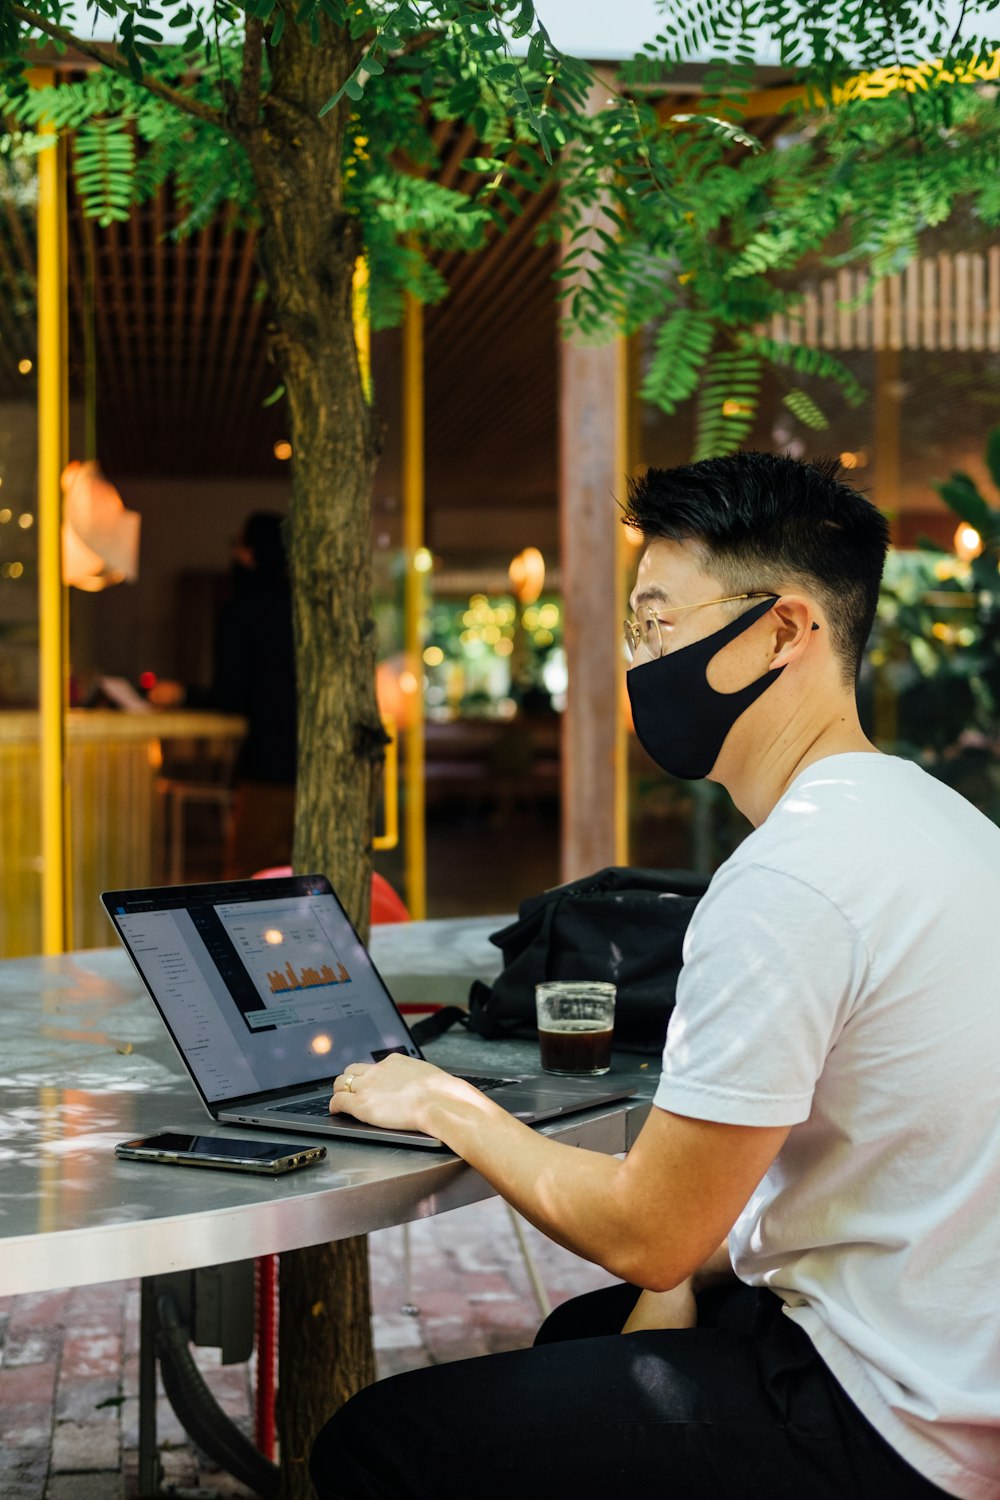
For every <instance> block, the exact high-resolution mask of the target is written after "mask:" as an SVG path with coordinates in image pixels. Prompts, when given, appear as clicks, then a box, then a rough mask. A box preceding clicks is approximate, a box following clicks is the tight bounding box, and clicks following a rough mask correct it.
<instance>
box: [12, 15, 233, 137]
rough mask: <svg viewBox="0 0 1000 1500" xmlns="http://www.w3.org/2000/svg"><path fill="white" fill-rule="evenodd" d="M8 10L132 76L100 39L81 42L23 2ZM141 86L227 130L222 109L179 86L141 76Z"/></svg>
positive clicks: (104, 63) (158, 96) (22, 19)
mask: <svg viewBox="0 0 1000 1500" xmlns="http://www.w3.org/2000/svg"><path fill="white" fill-rule="evenodd" d="M11 12H12V14H13V15H15V16H16V17H17V19H18V20H19V21H23V22H24V24H25V25H26V26H31V27H33V28H34V30H36V31H41V32H42V33H43V34H44V35H45V36H50V37H52V39H53V41H56V42H62V44H63V46H65V47H73V48H74V49H75V50H76V51H77V52H81V53H82V54H83V56H84V57H90V58H92V59H93V60H94V62H98V63H100V64H101V66H102V67H104V68H110V70H111V71H112V72H113V73H118V74H120V75H121V77H122V78H128V79H131V78H132V75H131V73H130V72H129V67H128V63H127V62H126V61H125V59H124V58H123V57H120V56H119V54H118V53H117V52H113V51H110V50H109V49H108V47H107V46H102V44H101V43H100V42H87V41H81V39H80V38H79V37H77V36H74V35H73V33H72V32H71V31H68V30H67V29H66V27H65V26H59V25H58V24H57V23H56V22H55V21H50V20H48V19H47V18H46V17H45V16H39V15H36V14H35V12H34V11H31V10H28V9H26V8H25V6H23V5H12V6H11ZM142 87H143V88H144V89H147V90H148V91H149V93H151V94H155V95H156V97H157V98H158V99H162V100H163V101H164V102H165V103H167V104H172V105H173V106H174V108H175V109H179V110H183V112H184V113H185V114H189V115H193V116H194V118H195V119H196V120H203V121H204V122H205V123H206V124H208V125H216V126H218V128H219V129H220V130H225V129H226V121H225V118H224V116H223V114H222V112H221V110H217V109H213V108H212V106H211V105H210V104H202V103H201V102H200V100H198V99H192V98H190V97H189V95H187V94H182V93H181V92H180V90H179V89H173V88H171V87H170V85H169V84H167V83H161V82H160V81H159V79H158V78H150V77H148V76H146V75H143V79H142Z"/></svg>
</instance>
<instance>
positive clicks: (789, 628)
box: [769, 594, 820, 672]
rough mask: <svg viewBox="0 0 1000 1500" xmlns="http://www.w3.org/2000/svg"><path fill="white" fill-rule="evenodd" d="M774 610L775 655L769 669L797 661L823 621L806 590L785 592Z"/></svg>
mask: <svg viewBox="0 0 1000 1500" xmlns="http://www.w3.org/2000/svg"><path fill="white" fill-rule="evenodd" d="M771 614H772V618H773V620H774V622H775V623H774V634H773V636H772V642H773V650H774V656H773V657H772V659H771V662H770V666H769V670H770V671H772V672H773V671H775V670H776V669H777V668H778V667H787V666H789V665H790V663H791V662H793V661H797V660H798V659H799V657H800V656H801V655H802V653H803V652H804V651H805V649H806V647H807V646H808V644H809V642H810V640H811V639H812V634H813V631H815V630H819V629H820V625H819V622H818V621H817V619H816V610H815V607H814V606H813V604H812V603H811V601H810V600H808V599H807V598H805V597H804V596H803V595H802V594H782V596H781V598H780V599H779V600H778V602H777V604H775V606H774V608H773V610H772V612H771Z"/></svg>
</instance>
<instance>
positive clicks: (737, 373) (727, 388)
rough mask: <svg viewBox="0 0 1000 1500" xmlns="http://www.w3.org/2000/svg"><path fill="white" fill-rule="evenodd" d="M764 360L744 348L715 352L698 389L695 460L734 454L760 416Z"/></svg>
mask: <svg viewBox="0 0 1000 1500" xmlns="http://www.w3.org/2000/svg"><path fill="white" fill-rule="evenodd" d="M760 380H761V362H760V360H759V358H758V357H757V356H756V355H755V354H751V353H748V352H747V351H746V350H742V349H723V350H721V351H720V352H719V353H718V354H715V355H713V357H712V359H711V360H710V361H709V364H708V368H707V370H706V371H705V376H704V379H703V381H702V383H701V386H700V389H699V391H698V423H697V430H696V434H695V445H694V454H693V459H694V461H695V462H696V463H697V461H698V460H699V459H701V458H711V457H713V456H714V455H716V454H719V453H733V452H735V451H736V449H737V448H738V447H739V446H740V444H741V443H743V442H744V441H745V440H746V438H747V436H748V435H749V433H750V429H751V428H752V426H753V420H754V417H755V416H756V415H757V401H758V398H759V395H760Z"/></svg>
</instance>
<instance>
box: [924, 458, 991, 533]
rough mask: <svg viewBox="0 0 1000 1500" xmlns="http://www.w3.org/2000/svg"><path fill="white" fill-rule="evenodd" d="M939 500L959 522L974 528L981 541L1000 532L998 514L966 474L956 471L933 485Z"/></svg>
mask: <svg viewBox="0 0 1000 1500" xmlns="http://www.w3.org/2000/svg"><path fill="white" fill-rule="evenodd" d="M934 488H935V489H936V490H937V492H938V494H939V495H940V496H941V499H942V500H943V501H944V503H945V504H946V505H947V506H948V508H949V510H952V511H954V513H955V515H956V516H958V518H959V520H960V521H965V522H966V524H967V525H969V526H973V527H975V529H976V531H978V532H979V535H980V536H981V537H982V538H983V540H984V541H985V540H987V539H988V538H990V537H992V536H993V535H994V534H995V533H996V532H997V531H998V530H1000V512H997V511H994V510H991V508H990V506H989V505H988V504H987V503H986V501H985V500H984V499H983V497H982V495H981V494H980V493H979V491H978V489H977V488H976V486H975V484H974V482H973V481H972V480H971V479H970V478H969V476H968V474H963V473H961V471H956V472H955V473H954V474H952V475H951V477H950V478H949V479H945V480H943V481H940V482H938V483H937V484H935V485H934Z"/></svg>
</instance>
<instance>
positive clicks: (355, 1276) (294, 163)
mask: <svg viewBox="0 0 1000 1500" xmlns="http://www.w3.org/2000/svg"><path fill="white" fill-rule="evenodd" d="M320 27H321V32H322V34H321V36H320V38H319V39H318V43H317V42H316V41H313V40H311V39H310V36H309V29H308V27H307V26H303V27H299V26H288V27H287V28H286V30H285V34H284V37H283V38H282V41H281V44H280V46H278V47H277V48H275V49H274V50H273V52H272V54H271V86H270V90H269V94H268V102H267V104H266V106H265V111H264V125H263V128H260V127H257V128H255V129H251V130H250V131H249V132H248V135H247V140H246V144H247V149H248V152H249V155H250V161H251V165H252V168H253V172H254V177H255V181H256V185H257V190H258V195H259V199H258V201H259V205H260V213H261V221H262V228H261V234H260V241H259V244H260V256H261V264H262V268H263V271H264V275H265V279H266V282H267V288H268V292H269V295H270V300H271V305H272V307H273V323H272V325H271V327H270V330H269V331H270V341H271V348H272V351H273V354H274V358H275V361H276V364H277V365H278V368H279V371H280V375H281V378H282V379H283V381H284V384H285V391H286V397H285V399H286V403H287V411H288V419H289V439H290V441H291V444H292V450H293V455H292V504H291V512H290V518H289V538H288V540H289V559H290V565H291V575H292V589H293V598H294V611H295V638H296V663H297V681H298V704H299V709H298V738H299V747H298V792H297V800H296V820H295V854H294V861H295V868H296V869H297V870H299V871H302V872H314V871H316V872H321V873H323V874H327V875H329V876H330V878H331V880H332V881H333V883H334V886H335V887H336V889H337V891H338V893H339V894H340V896H341V899H342V900H343V901H344V903H345V905H346V907H347V909H348V911H349V913H350V915H351V917H352V918H353V920H354V921H355V923H356V924H357V925H358V926H359V927H360V928H361V930H362V931H363V932H366V931H367V927H368V916H369V890H370V882H371V842H372V834H373V831H374V826H373V825H374V791H375V785H376V779H377V775H378V771H379V768H380V765H381V761H382V754H383V741H384V736H383V734H382V730H381V725H380V721H379V716H378V709H377V705H376V700H375V629H374V622H373V619H372V598H371V592H372V570H371V538H370V533H371V490H372V480H373V475H374V468H375V462H376V458H377V446H378V445H377V439H376V429H375V425H374V422H373V418H372V413H371V412H370V410H369V408H368V406H367V404H366V401H365V395H364V391H363V387H362V382H361V374H360V370H359V366H358V357H357V350H356V346H355V337H354V325H353V317H352V281H353V274H354V265H355V261H356V258H357V256H358V255H359V253H360V252H361V249H362V245H361V235H360V229H359V226H358V224H357V222H356V221H355V220H354V219H352V218H351V217H350V216H348V215H347V214H345V213H344V209H343V193H342V161H343V143H344V133H345V130H346V129H347V128H348V126H349V115H348V106H347V101H346V100H345V101H342V103H341V104H340V105H338V107H337V108H336V109H335V110H332V111H331V112H330V113H329V114H327V115H326V116H325V117H324V118H323V119H322V120H320V119H318V118H317V117H318V114H319V110H320V109H321V107H322V106H323V105H324V104H325V103H326V101H327V100H328V99H329V98H330V96H331V95H332V94H334V93H335V92H336V90H337V89H338V88H339V87H340V85H341V84H342V83H343V81H344V79H345V78H347V77H348V76H349V74H350V73H351V71H352V70H353V68H354V66H355V64H356V63H357V61H358V58H359V56H360V50H361V45H362V43H361V42H360V41H356V40H352V39H351V38H350V37H349V36H347V34H346V33H345V32H343V31H341V30H339V29H338V28H337V27H335V26H333V25H332V24H331V23H330V22H329V21H327V20H322V21H321V22H320ZM279 1350H280V1374H279V1397H278V1431H279V1440H280V1443H281V1457H282V1488H281V1500H312V1495H313V1491H312V1486H311V1485H310V1483H309V1478H308V1470H307V1463H308V1457H309V1449H310V1446H311V1443H312V1440H313V1438H314V1437H315V1435H316V1433H317V1431H318V1430H319V1428H320V1427H321V1426H322V1424H323V1422H324V1421H325V1420H326V1418H327V1417H329V1416H330V1415H331V1414H332V1412H333V1411H334V1410H336V1408H337V1407H338V1406H339V1405H341V1404H342V1403H343V1402H344V1401H345V1400H346V1399H347V1397H348V1396H350V1395H351V1394H353V1392H354V1391H356V1390H359V1389H360V1388H361V1387H362V1386H364V1385H367V1384H370V1382H371V1381H372V1380H373V1379H374V1376H375V1369H374V1357H373V1354H372V1347H371V1331H370V1304H369V1282H368V1259H367V1242H366V1240H365V1239H364V1238H356V1239H350V1240H340V1241H337V1242H335V1243H333V1244H331V1245H320V1246H316V1247H315V1248H312V1249H308V1250H300V1251H297V1252H294V1253H291V1254H286V1255H283V1256H282V1257H281V1292H280V1336H279Z"/></svg>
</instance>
